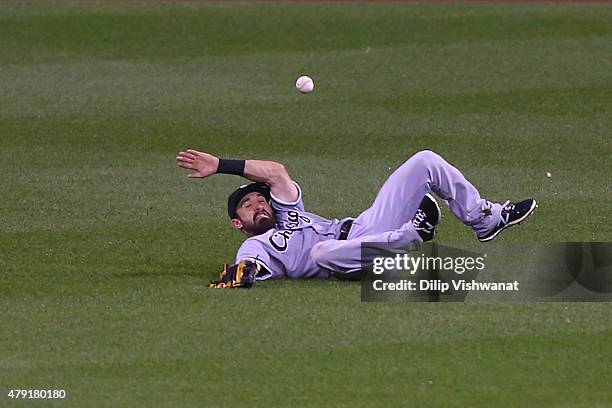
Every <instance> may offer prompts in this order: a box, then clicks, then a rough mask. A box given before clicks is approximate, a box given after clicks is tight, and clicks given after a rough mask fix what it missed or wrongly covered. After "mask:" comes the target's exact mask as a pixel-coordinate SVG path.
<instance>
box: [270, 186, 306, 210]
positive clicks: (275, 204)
mask: <svg viewBox="0 0 612 408" xmlns="http://www.w3.org/2000/svg"><path fill="white" fill-rule="evenodd" d="M292 183H293V184H294V185H295V186H296V187H297V190H298V198H297V200H295V201H293V202H287V201H282V200H280V199H279V198H277V197H275V196H274V194H270V197H271V198H272V208H273V209H274V210H275V211H304V200H303V195H302V188H301V187H300V185H299V184H298V183H296V182H295V181H293V180H292Z"/></svg>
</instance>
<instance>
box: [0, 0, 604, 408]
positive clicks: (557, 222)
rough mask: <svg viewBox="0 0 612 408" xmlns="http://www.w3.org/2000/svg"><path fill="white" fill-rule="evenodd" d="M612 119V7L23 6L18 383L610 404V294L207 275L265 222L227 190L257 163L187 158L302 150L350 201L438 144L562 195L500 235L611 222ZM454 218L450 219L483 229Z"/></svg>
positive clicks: (9, 206)
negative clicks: (305, 83)
mask: <svg viewBox="0 0 612 408" xmlns="http://www.w3.org/2000/svg"><path fill="white" fill-rule="evenodd" d="M302 73H306V74H309V75H311V76H313V77H314V79H315V81H316V86H317V89H316V91H315V92H314V93H313V94H310V95H301V94H299V93H298V92H296V91H295V89H294V88H293V81H294V80H295V78H296V77H297V76H298V75H299V74H302ZM611 135H612V5H610V4H555V3H546V4H538V3H522V4H521V3H517V4H503V3H480V2H479V3H432V4H426V3H424V4H420V3H407V4H402V3H392V4H361V3H358V4H354V3H343V4H332V3H315V4H304V3H282V4H273V3H261V2H256V3H248V2H243V3H240V2H232V3H197V2H178V3H171V2H167V3H164V2H155V1H142V2H141V1H131V2H126V3H122V2H115V1H109V2H97V1H82V2H77V1H53V2H47V1H42V0H41V1H16V0H10V1H3V2H1V3H0V173H1V174H2V182H0V196H1V197H2V199H1V204H0V232H1V234H0V310H1V313H0V325H1V326H0V389H2V388H4V389H8V388H21V389H24V388H39V389H40V388H42V389H49V388H59V389H65V390H67V392H68V394H69V398H68V399H67V400H66V401H58V402H56V403H53V404H51V403H49V404H48V405H52V406H66V407H68V406H70V407H94V406H112V407H119V406H122V407H151V406H167V407H170V406H173V407H174V406H176V407H202V406H236V407H238V406H240V407H242V406H249V407H276V406H285V407H293V406H310V407H327V406H346V407H349V406H350V407H353V406H357V407H366V406H372V407H374V406H424V407H429V406H444V407H470V406H482V407H491V406H504V407H525V406H538V407H610V406H612V388H611V387H610V378H611V376H612V365H611V364H610V355H612V313H611V312H610V311H611V308H610V305H609V304H607V303H502V304H494V303H461V304H448V303H440V304H428V303H361V301H360V287H359V284H355V283H346V282H339V281H333V280H329V281H278V282H266V283H264V284H260V285H257V286H256V287H254V288H253V289H252V290H241V291H238V290H237V291H221V290H219V291H217V290H211V289H208V288H207V287H206V286H207V283H208V280H209V279H211V278H213V277H215V276H216V274H217V273H218V270H219V268H220V265H221V264H222V263H223V262H227V261H231V260H233V257H234V254H235V251H236V249H237V248H238V246H239V245H240V243H241V240H242V236H241V235H240V233H239V232H236V231H234V230H233V229H232V228H231V227H230V224H229V220H228V219H227V214H226V207H225V206H226V199H227V195H228V193H229V192H230V191H232V189H233V188H235V187H236V186H238V185H240V184H242V180H239V179H237V178H232V176H215V177H212V178H211V179H207V180H192V179H188V178H187V177H186V174H185V173H184V172H183V171H182V170H181V169H179V168H177V167H176V165H175V161H174V157H175V155H176V153H177V152H178V151H179V150H182V149H185V148H188V147H193V148H198V149H202V150H205V151H210V152H212V153H215V154H218V155H221V156H224V157H242V158H246V157H248V158H259V159H273V160H278V161H281V162H283V163H285V165H286V167H287V169H288V170H289V172H290V173H291V175H292V176H293V178H295V179H296V180H298V181H299V182H300V183H301V185H302V186H303V188H304V191H305V201H306V205H307V208H308V209H309V210H311V211H313V212H316V213H319V214H321V215H323V216H327V217H341V216H347V215H357V214H359V212H361V211H362V210H363V209H365V208H367V207H368V205H369V204H370V203H371V201H372V199H373V197H374V195H375V193H376V191H377V189H378V188H379V187H380V185H381V184H382V183H383V182H384V180H385V178H386V177H387V176H388V175H389V174H390V172H391V170H392V169H394V168H395V167H396V166H398V165H399V164H401V163H402V162H403V161H404V160H405V159H406V158H408V157H409V156H410V155H411V154H413V153H414V152H416V151H418V150H421V149H432V150H435V151H437V152H439V153H440V154H442V155H444V156H445V157H446V158H447V159H448V160H449V161H451V162H452V163H454V164H455V165H457V166H458V167H459V168H461V169H462V170H463V171H464V172H465V174H466V175H467V176H468V178H469V179H470V180H471V181H473V182H474V184H476V185H477V186H479V187H480V189H481V191H482V193H483V194H484V195H485V196H486V197H488V198H490V199H492V200H505V199H507V198H514V199H516V198H522V197H524V196H529V195H533V196H535V197H536V198H537V199H538V200H539V201H540V208H539V210H538V212H536V214H535V215H534V216H533V217H532V218H531V219H530V220H529V221H528V222H527V223H525V224H524V225H522V226H521V227H518V228H516V229H513V230H511V231H509V232H507V233H504V235H502V236H501V237H500V240H502V241H506V242H555V241H611V240H612V206H611V205H610V202H612V183H611V181H610V174H611V173H612V142H610V140H611V139H610V137H611ZM390 169H391V170H390ZM546 172H550V173H551V175H552V177H550V178H548V177H547V176H546ZM449 214H450V213H449V212H448V211H447V212H446V215H447V216H446V218H445V219H444V221H443V223H442V225H441V227H440V234H439V238H438V239H439V240H440V241H441V242H467V241H471V240H473V239H474V238H473V236H472V233H471V231H469V230H468V229H467V228H465V227H464V226H462V225H461V224H460V223H459V222H458V221H456V220H455V219H453V218H452V217H451V216H450V215H449ZM517 256H520V254H517ZM5 404H8V405H10V401H8V400H7V399H0V406H3V405H5ZM35 405H36V406H40V405H41V403H40V402H37V403H33V402H23V401H21V402H15V403H14V406H35Z"/></svg>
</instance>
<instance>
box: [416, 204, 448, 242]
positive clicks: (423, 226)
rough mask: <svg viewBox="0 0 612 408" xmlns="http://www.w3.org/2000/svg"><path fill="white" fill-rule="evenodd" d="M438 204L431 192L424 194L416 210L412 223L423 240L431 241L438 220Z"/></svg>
mask: <svg viewBox="0 0 612 408" xmlns="http://www.w3.org/2000/svg"><path fill="white" fill-rule="evenodd" d="M441 214H442V212H441V211H440V206H439V205H438V203H437V201H436V199H435V198H433V196H432V195H431V194H425V197H423V200H421V204H419V209H418V210H417V212H416V214H415V215H414V218H413V219H412V225H413V226H414V229H416V231H417V232H418V233H419V236H420V237H421V239H422V240H423V242H427V241H431V240H432V239H433V237H434V235H435V233H436V225H438V223H439V222H440V216H441Z"/></svg>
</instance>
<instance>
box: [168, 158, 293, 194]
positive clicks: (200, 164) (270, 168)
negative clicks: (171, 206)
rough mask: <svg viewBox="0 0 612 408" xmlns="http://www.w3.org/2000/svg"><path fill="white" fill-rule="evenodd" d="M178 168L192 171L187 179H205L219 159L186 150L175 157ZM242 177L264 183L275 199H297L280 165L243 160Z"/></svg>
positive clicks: (212, 171) (214, 170)
mask: <svg viewBox="0 0 612 408" xmlns="http://www.w3.org/2000/svg"><path fill="white" fill-rule="evenodd" d="M176 160H177V164H178V166H180V167H182V168H184V169H189V170H194V172H193V173H190V174H189V175H188V176H189V177H195V178H206V177H209V176H212V175H213V174H216V173H217V172H218V168H219V158H218V157H216V156H213V155H212V154H209V153H204V152H199V151H197V150H193V149H188V150H187V151H184V152H180V153H179V154H178V156H176ZM243 176H244V177H246V178H248V179H249V180H252V181H258V182H261V183H266V184H267V185H269V186H270V191H271V192H272V194H274V196H275V197H278V198H279V199H280V200H282V201H289V202H292V201H295V200H297V199H298V194H299V193H298V189H297V187H296V186H295V184H293V182H292V181H291V177H289V173H287V170H285V166H283V165H282V164H281V163H278V162H275V161H268V160H245V163H244V174H243Z"/></svg>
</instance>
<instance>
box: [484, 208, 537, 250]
mask: <svg viewBox="0 0 612 408" xmlns="http://www.w3.org/2000/svg"><path fill="white" fill-rule="evenodd" d="M537 206H538V203H536V200H534V199H533V198H528V199H526V200H523V201H521V202H518V203H516V204H513V203H511V202H510V201H506V202H505V203H503V204H502V209H501V218H500V220H499V222H498V223H497V225H496V226H495V227H494V228H493V229H492V230H491V231H489V232H487V233H486V234H485V235H482V236H479V237H478V240H479V241H480V242H487V241H491V240H493V239H495V237H497V236H498V235H499V233H500V232H502V231H503V230H505V229H506V228H509V227H511V226H513V225H516V224H518V223H520V222H521V221H524V220H525V219H526V218H527V217H529V216H530V215H531V213H532V212H533V210H535V209H536V207H537Z"/></svg>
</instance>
